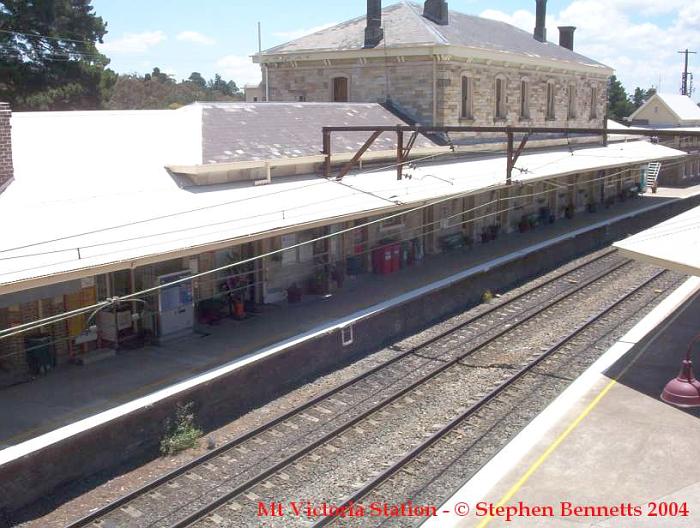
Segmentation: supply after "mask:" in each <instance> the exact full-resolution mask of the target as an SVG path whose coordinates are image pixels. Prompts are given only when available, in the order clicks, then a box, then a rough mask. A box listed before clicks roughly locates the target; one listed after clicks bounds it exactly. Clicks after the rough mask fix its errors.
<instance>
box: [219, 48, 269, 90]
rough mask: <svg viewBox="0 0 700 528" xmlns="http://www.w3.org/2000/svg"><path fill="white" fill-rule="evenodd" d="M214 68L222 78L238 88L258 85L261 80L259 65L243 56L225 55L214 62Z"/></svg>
mask: <svg viewBox="0 0 700 528" xmlns="http://www.w3.org/2000/svg"><path fill="white" fill-rule="evenodd" d="M216 66H217V68H218V73H220V74H221V75H222V77H224V78H225V79H231V80H232V81H235V83H236V84H237V85H238V86H243V85H244V84H258V83H259V82H260V81H261V79H262V74H261V71H260V65H259V64H254V63H253V61H252V59H251V58H250V57H247V56H244V55H227V56H225V57H222V58H221V59H219V60H218V61H216Z"/></svg>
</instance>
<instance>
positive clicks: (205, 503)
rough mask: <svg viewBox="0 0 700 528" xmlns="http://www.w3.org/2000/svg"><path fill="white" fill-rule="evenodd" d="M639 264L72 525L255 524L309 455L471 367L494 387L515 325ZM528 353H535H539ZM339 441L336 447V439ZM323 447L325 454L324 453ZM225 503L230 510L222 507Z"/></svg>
mask: <svg viewBox="0 0 700 528" xmlns="http://www.w3.org/2000/svg"><path fill="white" fill-rule="evenodd" d="M633 267H634V266H633V265H632V264H631V263H630V261H627V260H624V259H622V258H621V257H620V256H619V255H617V254H616V252H614V251H610V252H606V253H604V254H601V255H598V256H596V257H595V258H593V259H590V260H587V261H586V262H584V263H582V264H580V265H578V266H576V267H574V268H572V269H568V270H566V271H564V272H561V273H557V274H555V275H553V276H551V277H550V278H549V279H547V280H546V281H545V282H543V283H541V284H538V285H536V286H535V287H533V288H531V289H528V290H526V291H523V292H522V293H520V294H518V295H516V296H514V297H513V298H511V299H508V300H507V301H505V302H503V303H501V304H498V305H496V306H493V307H489V308H488V309H486V310H485V311H484V312H483V313H480V314H477V315H476V316H474V317H470V318H468V319H466V320H465V321H462V322H461V323H460V324H458V325H457V326H456V327H454V326H453V327H452V328H449V329H447V330H445V331H442V332H440V333H438V334H437V335H434V336H432V337H430V338H429V339H428V340H426V341H423V342H421V343H420V344H418V345H416V346H415V347H412V348H409V349H408V350H405V351H403V352H401V353H400V354H399V355H397V356H396V357H394V358H392V359H390V360H388V361H386V362H384V363H382V364H381V365H378V366H377V367H374V368H372V369H370V370H369V371H367V372H364V373H362V374H361V375H359V376H357V377H355V378H353V379H351V380H349V381H348V382H346V383H343V384H342V385H340V386H338V387H336V388H334V389H332V390H331V391H328V392H326V393H324V394H322V395H320V396H318V397H316V398H314V399H313V400H311V401H309V402H308V403H306V404H304V405H302V406H300V407H297V408H295V409H293V410H291V411H289V412H287V413H285V414H284V415H282V416H280V417H279V418H276V419H275V420H272V421H270V422H268V423H267V424H264V425H263V426H261V427H259V428H257V429H255V430H253V431H251V432H249V433H247V434H245V435H243V436H241V437H239V438H237V439H235V440H233V441H232V442H229V443H228V444H226V445H224V446H222V447H220V448H218V449H216V450H214V451H212V452H210V453H208V454H207V455H205V456H204V457H201V458H200V459H197V460H195V461H193V462H192V463H190V464H187V465H186V466H183V467H182V468H180V469H178V470H176V471H174V472H172V473H170V474H169V475H166V476H165V477H163V478H160V479H158V480H156V481H154V482H152V483H150V484H148V485H147V486H145V487H144V488H141V489H140V490H137V491H136V492H134V493H132V494H129V495H127V496H125V497H123V498H122V499H120V500H118V501H116V502H115V503H112V504H110V505H108V506H107V507H105V508H103V509H101V510H99V511H96V512H94V513H92V514H91V515H89V516H87V517H85V518H83V519H81V520H79V521H77V522H75V523H73V524H71V525H70V527H71V528H77V527H82V526H100V527H102V528H113V527H122V526H129V527H171V528H174V527H184V526H190V525H196V526H200V525H201V526H236V527H243V526H246V525H248V524H247V523H251V522H252V523H253V525H257V524H258V523H257V519H256V518H255V517H254V515H253V516H252V517H251V511H250V508H249V507H250V503H255V504H256V505H257V502H256V501H257V499H260V500H263V497H264V495H265V493H264V492H261V491H260V490H267V491H270V492H271V494H272V495H275V496H279V497H280V499H282V498H283V496H284V495H285V493H284V487H285V486H284V484H285V483H290V485H291V484H292V483H293V482H295V481H296V480H297V479H298V478H302V477H300V476H299V474H300V473H304V471H305V470H306V468H305V464H306V463H307V462H308V463H310V464H313V463H316V462H318V461H319V460H323V459H324V458H331V459H332V457H333V456H334V453H335V452H337V451H339V450H340V449H342V447H343V444H345V443H347V442H351V440H349V439H348V438H347V437H348V435H350V436H352V435H356V436H357V435H359V436H360V438H359V441H360V442H362V437H363V436H364V435H365V433H366V430H367V429H370V428H373V427H374V424H375V423H376V424H378V423H379V420H384V419H386V418H387V416H388V417H389V418H390V417H391V411H395V410H397V409H403V411H408V412H409V415H410V411H411V407H412V406H413V405H414V404H416V408H417V407H418V405H417V402H419V401H420V398H421V396H422V391H428V392H431V391H436V390H438V391H439V390H440V388H439V387H440V385H441V383H447V384H448V385H449V384H452V385H454V383H455V382H462V381H463V380H462V379H460V378H463V377H464V376H465V369H467V370H471V371H493V372H490V374H492V375H489V376H486V377H485V378H484V376H479V377H480V378H483V379H479V380H475V383H476V382H478V383H479V384H480V385H481V386H496V385H497V384H498V383H501V382H502V380H503V379H504V377H505V374H504V372H508V376H510V375H512V372H510V371H512V370H513V369H514V367H512V365H511V366H510V367H511V368H496V369H494V368H486V367H484V365H486V364H488V362H489V361H490V359H489V357H490V356H492V355H493V348H494V347H503V346H504V343H505V344H506V345H507V344H508V342H510V343H512V342H513V340H514V339H515V340H518V337H517V336H518V332H521V333H522V332H528V331H531V328H532V326H539V327H540V328H542V326H543V322H545V323H546V322H547V321H548V320H553V318H554V315H555V314H556V312H557V310H558V309H560V308H561V306H564V305H566V303H568V304H569V305H571V303H578V304H582V305H585V303H586V300H585V299H586V297H587V296H590V292H591V289H592V288H597V289H600V288H605V287H607V288H609V289H610V288H612V289H613V290H614V289H615V287H614V285H615V284H616V281H619V280H621V279H623V278H625V277H627V276H629V275H630V270H631V268H633ZM606 285H607V286H606ZM628 289H629V287H628ZM499 343H500V344H499ZM508 346H509V348H512V347H510V345H508ZM516 348H517V347H516ZM516 355H517V354H516ZM525 355H526V356H527V357H534V356H533V354H532V353H530V354H525ZM539 356H541V354H539ZM467 358H469V364H468V365H467V364H465V360H466V359H467ZM513 359H514V358H510V359H509V360H508V361H511V360H513ZM486 378H488V379H486ZM484 382H486V385H483V383H484ZM494 384H496V385H494ZM470 398H472V397H470ZM468 399H469V398H467V400H468ZM446 419H447V415H446V416H444V417H441V418H440V420H441V421H442V422H445V420H446ZM365 423H366V424H368V427H366V426H365V427H364V428H363V427H362V426H361V424H365ZM355 440H358V439H357V438H356V439H355ZM368 440H369V439H368ZM334 442H336V443H337V444H338V445H337V446H336V445H333V443H334ZM319 450H322V451H321V452H322V453H323V456H322V455H319V454H318V451H319ZM350 484H352V483H350ZM350 484H347V485H345V486H340V488H342V489H341V494H340V495H334V496H335V497H338V496H350V494H352V493H355V492H356V491H357V488H358V486H356V485H350ZM355 484H356V483H355ZM268 495H269V494H268ZM241 497H243V498H241ZM224 509H225V510H226V515H222V514H221V513H220V512H221V511H223V510H224ZM246 521H247V522H246ZM284 526H288V524H284Z"/></svg>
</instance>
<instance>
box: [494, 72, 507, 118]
mask: <svg viewBox="0 0 700 528" xmlns="http://www.w3.org/2000/svg"><path fill="white" fill-rule="evenodd" d="M505 118H506V80H505V79H503V78H502V77H498V78H497V79H496V119H505Z"/></svg>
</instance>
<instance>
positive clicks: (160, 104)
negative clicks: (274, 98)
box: [106, 68, 242, 110]
mask: <svg viewBox="0 0 700 528" xmlns="http://www.w3.org/2000/svg"><path fill="white" fill-rule="evenodd" d="M241 100H242V94H241V92H240V90H239V89H238V87H237V86H236V83H235V82H233V81H224V80H223V79H222V78H221V76H220V75H218V74H217V75H216V77H215V78H214V79H213V80H210V81H207V80H205V79H204V77H202V75H201V74H200V73H197V72H193V73H192V75H190V77H189V78H188V79H187V80H185V81H182V82H176V81H175V80H174V79H173V78H172V77H171V76H169V75H167V74H165V73H163V72H161V71H160V69H159V68H154V69H153V72H152V73H149V74H146V75H144V76H143V77H142V76H140V75H136V74H132V75H120V76H119V77H118V79H117V80H116V82H115V84H114V86H113V88H112V89H111V92H110V97H109V100H108V101H107V104H106V107H107V108H109V109H111V110H158V109H166V108H170V109H176V108H180V107H181V106H185V105H188V104H191V103H193V102H195V101H241Z"/></svg>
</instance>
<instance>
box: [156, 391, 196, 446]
mask: <svg viewBox="0 0 700 528" xmlns="http://www.w3.org/2000/svg"><path fill="white" fill-rule="evenodd" d="M192 406H193V405H192V403H187V404H178V406H177V411H176V412H175V420H172V419H168V420H167V421H166V423H165V436H163V439H162V440H161V441H160V452H161V454H162V455H163V456H168V455H175V454H177V453H179V452H180V451H185V450H186V449H192V448H193V447H195V446H196V445H197V440H199V439H200V438H201V437H202V430H201V429H199V428H198V427H197V426H195V425H194V413H193V412H192Z"/></svg>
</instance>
